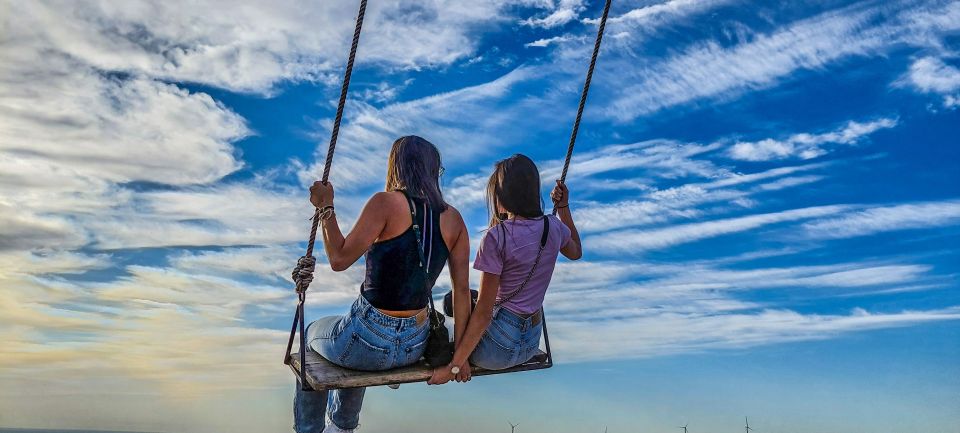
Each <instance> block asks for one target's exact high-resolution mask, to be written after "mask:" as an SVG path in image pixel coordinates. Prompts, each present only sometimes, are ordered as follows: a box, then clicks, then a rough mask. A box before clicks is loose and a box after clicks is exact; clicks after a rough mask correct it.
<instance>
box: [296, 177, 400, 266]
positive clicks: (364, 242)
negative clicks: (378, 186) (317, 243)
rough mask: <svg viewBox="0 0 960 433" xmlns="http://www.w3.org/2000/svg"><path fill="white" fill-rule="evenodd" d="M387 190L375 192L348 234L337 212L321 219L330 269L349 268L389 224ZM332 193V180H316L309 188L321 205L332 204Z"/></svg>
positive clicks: (320, 206)
mask: <svg viewBox="0 0 960 433" xmlns="http://www.w3.org/2000/svg"><path fill="white" fill-rule="evenodd" d="M386 194H387V193H383V192H379V193H376V194H374V195H373V197H371V198H370V200H369V201H367V204H366V205H365V206H364V207H363V211H362V212H360V217H359V218H357V222H356V224H354V226H353V230H351V231H350V233H348V234H347V236H346V237H344V236H343V232H341V231H340V224H339V223H338V222H337V216H336V214H335V213H334V214H333V215H332V216H330V217H329V218H327V219H325V220H322V221H321V223H322V231H323V248H324V250H326V252H327V260H329V261H330V268H331V269H333V270H334V271H338V272H339V271H343V270H345V269H347V268H349V267H350V266H351V265H353V264H354V263H355V262H356V261H357V259H359V258H360V256H362V255H363V253H364V251H366V250H367V249H368V248H370V245H373V242H374V241H376V240H377V238H378V237H380V233H382V232H383V229H384V227H385V226H386V224H387V213H388V212H387V201H386V200H387V196H386ZM333 195H334V194H333V185H332V184H330V183H329V182H328V183H327V184H326V185H324V184H322V183H321V182H314V184H313V186H312V187H311V188H310V201H311V202H312V203H313V204H314V206H316V207H318V208H323V207H325V206H332V205H333Z"/></svg>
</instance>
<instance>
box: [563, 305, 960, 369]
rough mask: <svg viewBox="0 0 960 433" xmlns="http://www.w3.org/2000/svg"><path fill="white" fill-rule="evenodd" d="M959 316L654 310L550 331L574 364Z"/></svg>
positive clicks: (944, 312) (958, 311)
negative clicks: (711, 312) (559, 337)
mask: <svg viewBox="0 0 960 433" xmlns="http://www.w3.org/2000/svg"><path fill="white" fill-rule="evenodd" d="M706 305H709V304H706ZM548 311H549V310H548ZM553 317H555V318H556V317H558V316H553ZM958 319H960V308H957V307H953V308H945V309H938V310H927V311H900V312H890V313H869V312H867V311H866V310H863V309H855V310H853V311H851V312H850V313H849V314H846V315H844V314H802V313H799V312H796V311H791V310H784V309H765V310H762V311H759V312H756V313H747V312H740V313H726V314H698V313H682V312H679V313H675V312H662V313H661V312H660V311H657V310H656V309H654V310H650V311H648V312H647V314H646V315H642V316H639V317H632V318H615V319H609V320H603V321H589V322H586V321H568V320H563V319H554V320H553V321H552V322H551V327H552V329H554V331H553V332H552V333H551V335H563V336H564V338H563V339H558V341H557V342H556V343H554V346H555V347H556V350H557V352H558V354H557V357H558V359H562V360H564V361H565V362H576V361H587V360H597V359H624V358H639V357H652V356H663V355H669V354H677V353H689V352H702V351H707V350H716V349H744V348H750V347H755V346H761V345H769V344H782V343H787V342H796V341H810V340H823V339H829V338H836V337H837V336H838V335H841V334H847V333H852V332H863V331H869V330H876V329H886V328H899V327H907V326H916V325H919V324H923V323H932V322H942V321H949V320H958Z"/></svg>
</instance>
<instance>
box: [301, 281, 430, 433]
mask: <svg viewBox="0 0 960 433" xmlns="http://www.w3.org/2000/svg"><path fill="white" fill-rule="evenodd" d="M418 322H419V323H418ZM429 328H430V324H429V322H428V321H427V320H426V315H425V314H420V315H418V316H415V317H409V318H397V317H391V316H387V315H386V314H383V313H381V312H380V311H379V310H377V309H376V308H374V307H373V306H372V305H370V303H369V302H367V300H366V299H364V298H363V296H360V297H359V298H358V299H357V300H356V301H355V302H354V303H353V306H352V307H350V312H349V313H347V314H345V315H343V316H330V317H324V318H322V319H320V320H317V321H315V322H313V323H311V324H310V325H309V326H308V327H307V332H306V340H307V345H309V346H310V349H313V350H314V351H315V352H317V353H319V354H320V356H323V357H324V358H326V359H327V360H329V361H330V362H333V363H334V364H337V365H340V366H342V367H346V368H351V369H355V370H367V371H380V370H389V369H391V368H396V367H402V366H406V365H410V364H413V363H415V362H417V361H419V360H420V358H421V357H422V356H423V350H424V348H426V343H427V334H428V332H427V330H428V329H429ZM300 388H301V387H300V384H299V383H298V384H297V393H296V396H295V397H294V402H293V421H294V431H296V432H297V433H320V432H322V431H323V428H324V412H325V411H326V410H327V406H328V405H329V411H330V421H332V422H333V423H334V424H336V425H337V427H340V428H342V429H347V430H349V429H354V428H357V425H359V423H360V408H361V406H362V405H363V393H364V391H365V388H347V389H336V390H333V391H331V392H327V391H303V390H301V389H300Z"/></svg>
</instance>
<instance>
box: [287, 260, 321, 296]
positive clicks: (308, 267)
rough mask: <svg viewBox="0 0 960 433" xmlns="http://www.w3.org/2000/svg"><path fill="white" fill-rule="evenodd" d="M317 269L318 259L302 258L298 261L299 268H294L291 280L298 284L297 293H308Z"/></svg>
mask: <svg viewBox="0 0 960 433" xmlns="http://www.w3.org/2000/svg"><path fill="white" fill-rule="evenodd" d="M316 267H317V258H316V257H313V256H300V259H299V260H297V266H296V267H294V268H293V273H292V274H291V278H293V282H294V283H296V284H297V292H303V291H306V290H307V288H308V287H310V283H312V282H313V271H314V269H316Z"/></svg>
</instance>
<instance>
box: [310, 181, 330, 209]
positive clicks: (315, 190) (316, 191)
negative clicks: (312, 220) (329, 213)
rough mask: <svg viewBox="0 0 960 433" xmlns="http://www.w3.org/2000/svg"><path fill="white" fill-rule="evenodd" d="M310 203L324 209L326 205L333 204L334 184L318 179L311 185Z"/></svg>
mask: <svg viewBox="0 0 960 433" xmlns="http://www.w3.org/2000/svg"><path fill="white" fill-rule="evenodd" d="M310 203H313V206H314V207H316V208H318V209H322V208H323V207H324V206H333V184H332V183H330V182H327V183H323V182H321V181H319V180H318V181H316V182H314V183H313V186H311V187H310Z"/></svg>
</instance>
